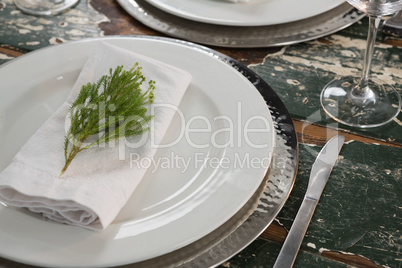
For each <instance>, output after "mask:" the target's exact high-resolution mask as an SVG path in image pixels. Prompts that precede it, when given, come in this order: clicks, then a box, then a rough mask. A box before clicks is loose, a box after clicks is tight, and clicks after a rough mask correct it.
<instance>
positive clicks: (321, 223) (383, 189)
mask: <svg viewBox="0 0 402 268" xmlns="http://www.w3.org/2000/svg"><path fill="white" fill-rule="evenodd" d="M320 149H321V148H320V147H315V146H311V145H307V144H301V145H300V155H301V157H300V166H299V171H298V176H297V180H296V183H295V186H294V189H293V191H292V193H291V194H290V196H289V199H288V201H287V202H286V204H285V206H284V208H283V210H282V211H281V212H280V213H279V215H278V217H277V221H278V222H279V223H280V224H282V225H283V226H284V227H285V228H286V229H287V230H289V229H290V227H291V225H292V222H293V219H294V218H295V216H296V213H297V211H298V209H299V207H300V205H301V202H302V199H303V197H304V194H305V191H306V189H307V185H308V179H309V174H310V169H311V165H312V164H313V162H314V160H315V158H316V155H317V154H318V152H319V151H320ZM401 163H402V154H401V149H399V148H396V147H388V146H381V145H369V144H364V143H360V142H356V141H354V142H350V143H349V144H345V145H344V147H343V149H342V151H341V155H340V158H339V160H338V162H337V164H336V166H335V167H334V169H333V171H332V173H331V176H330V178H329V181H328V183H327V186H326V187H325V189H324V192H323V195H322V197H321V199H320V201H319V203H318V206H317V209H316V211H315V213H314V215H313V218H312V221H311V223H310V225H309V228H308V230H307V233H306V236H305V238H304V240H303V244H302V246H301V251H300V253H299V254H298V256H297V259H296V262H295V267H309V268H310V267H346V265H345V264H343V263H340V262H337V261H333V260H330V259H328V258H325V257H323V256H322V255H321V252H324V251H334V252H339V253H343V254H354V255H359V256H362V257H364V258H366V259H369V260H371V261H372V262H374V263H375V264H378V265H381V266H384V267H401V265H402V258H401V257H402V254H401V249H402V236H401V233H400V228H401V218H402V207H401V206H400V201H401V197H402V184H401V179H402V166H401ZM280 247H281V245H280V244H279V243H277V242H273V241H263V240H262V239H258V240H256V241H255V242H254V243H252V244H251V245H249V246H248V247H247V248H246V249H245V250H243V251H242V252H240V253H239V254H238V255H236V256H235V257H233V258H232V259H231V260H229V261H228V262H227V263H225V264H223V265H222V266H221V267H271V266H272V264H273V263H274V262H275V259H276V257H277V255H278V253H279V250H280Z"/></svg>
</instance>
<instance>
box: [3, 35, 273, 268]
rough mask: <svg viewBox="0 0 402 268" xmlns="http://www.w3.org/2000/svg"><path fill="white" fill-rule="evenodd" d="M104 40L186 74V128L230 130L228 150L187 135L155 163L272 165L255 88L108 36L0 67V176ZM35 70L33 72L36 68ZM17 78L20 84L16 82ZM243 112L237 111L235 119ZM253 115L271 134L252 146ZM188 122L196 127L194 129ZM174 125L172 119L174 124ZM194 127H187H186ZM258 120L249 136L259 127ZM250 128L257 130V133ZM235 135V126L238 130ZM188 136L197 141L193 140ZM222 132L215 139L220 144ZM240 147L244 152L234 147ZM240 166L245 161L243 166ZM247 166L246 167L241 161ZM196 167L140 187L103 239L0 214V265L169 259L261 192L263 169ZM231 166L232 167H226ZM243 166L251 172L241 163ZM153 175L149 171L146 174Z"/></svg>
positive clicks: (186, 59) (198, 56)
mask: <svg viewBox="0 0 402 268" xmlns="http://www.w3.org/2000/svg"><path fill="white" fill-rule="evenodd" d="M101 41H106V42H109V43H112V44H115V45H118V46H121V47H123V48H125V49H129V50H132V51H135V52H137V53H141V54H144V55H146V56H150V57H153V58H155V59H158V60H161V61H164V62H167V63H169V64H172V65H175V66H177V67H180V68H183V69H185V70H188V71H189V72H190V73H191V74H192V75H193V80H192V83H191V85H190V86H189V88H188V91H187V92H186V94H185V97H184V99H183V101H182V103H181V104H180V109H181V111H182V112H183V114H184V116H185V117H186V120H187V121H186V122H187V123H189V122H192V123H191V125H189V124H187V125H188V126H189V127H190V128H191V129H196V128H202V129H205V127H206V126H205V121H203V120H198V117H197V116H204V117H206V118H208V119H209V120H210V121H209V122H211V129H212V132H213V131H214V130H220V129H223V128H225V127H228V124H227V123H226V122H227V121H226V120H220V119H217V120H214V118H215V119H216V117H217V116H222V115H223V116H227V117H229V118H232V119H233V121H234V126H233V127H234V129H235V137H233V138H234V142H235V146H233V147H232V146H222V148H219V147H220V146H218V147H214V146H207V147H206V148H199V149H195V148H194V146H193V145H192V144H191V142H195V143H197V144H198V145H201V144H208V142H209V141H210V140H211V138H212V136H213V135H211V133H208V132H206V133H201V134H189V138H188V139H186V138H182V139H180V142H179V143H178V144H176V145H175V146H174V147H172V148H166V149H159V150H158V152H157V155H156V156H155V159H158V157H160V159H162V158H163V157H166V158H169V157H175V156H179V157H182V158H185V159H193V160H194V159H195V158H196V154H198V155H200V156H201V158H202V157H206V156H208V157H211V158H214V159H216V160H217V161H222V159H226V158H227V159H229V161H234V159H235V158H236V157H240V159H244V157H246V156H248V157H249V159H265V161H267V162H265V165H268V164H269V161H270V159H271V158H270V157H271V156H272V151H273V145H274V137H275V135H274V131H273V123H272V120H271V116H270V112H269V110H268V108H267V106H266V104H265V102H264V100H263V98H262V97H261V95H260V94H259V93H258V91H257V90H255V87H254V86H253V85H252V84H251V83H250V82H249V81H248V80H247V79H246V78H244V76H242V75H241V74H240V73H238V72H237V71H236V70H235V69H233V68H232V67H230V66H229V65H227V64H225V63H223V62H222V61H221V60H219V59H216V58H214V57H213V55H210V54H208V52H206V51H203V50H199V49H197V48H196V47H191V46H187V45H186V43H185V42H183V43H180V42H170V41H168V40H166V39H162V40H161V39H155V38H127V37H111V38H98V39H89V40H84V41H79V42H71V43H66V44H62V45H57V46H52V47H49V48H45V49H41V50H38V51H36V52H33V53H29V54H28V55H26V56H22V57H20V58H18V59H16V60H14V61H11V62H10V63H8V64H5V65H3V66H2V67H1V68H0V76H1V77H3V82H2V83H1V85H0V107H1V108H0V141H1V142H0V152H1V156H0V170H2V169H3V168H4V167H5V166H6V165H7V164H8V163H9V161H10V160H11V158H12V157H13V155H14V154H15V153H16V152H17V151H18V150H19V148H20V146H21V145H22V144H23V143H24V142H25V141H26V140H27V139H28V138H29V137H30V136H31V135H32V133H34V132H35V130H36V129H37V128H38V127H39V126H40V125H41V123H43V122H44V121H45V120H46V118H48V117H49V116H50V114H51V113H53V112H54V111H55V109H56V108H57V107H58V106H59V105H60V104H61V102H63V100H64V99H65V97H66V96H67V94H68V92H69V90H70V89H71V87H72V85H73V83H74V81H75V79H76V77H77V76H78V74H79V72H80V70H81V68H82V66H83V64H84V62H85V60H86V58H87V57H88V55H89V53H90V51H91V50H92V49H93V48H94V46H95V45H96V44H97V43H98V42H101ZM38 63H40V64H38ZM16 73H18V79H15V74H16ZM239 105H241V112H240V111H239ZM255 115H259V116H263V117H264V118H266V119H267V120H268V123H269V129H268V131H265V132H261V133H252V135H251V136H249V137H251V141H252V142H253V143H255V144H268V145H269V146H268V147H267V148H262V149H256V148H252V146H249V144H248V143H247V141H246V140H245V139H244V137H242V135H239V136H238V135H237V134H236V133H239V132H238V131H241V130H242V129H243V127H244V125H245V124H247V120H248V119H250V118H252V117H253V116H255ZM194 118H195V120H194ZM176 119H177V118H176ZM189 120H193V121H189ZM258 122H259V120H254V121H252V122H251V125H250V128H261V124H258ZM254 123H255V124H254ZM179 126H180V120H176V121H174V122H173V123H172V125H171V127H170V129H169V130H168V133H167V137H166V140H165V141H166V142H167V143H168V142H172V141H174V140H175V139H176V138H177V135H179V134H180V131H179V130H180V128H179ZM238 126H240V127H238ZM191 135H195V136H191ZM229 136H230V135H229V134H228V133H227V132H221V133H219V134H218V135H216V136H215V137H214V139H215V138H216V139H215V140H216V141H217V142H218V143H219V144H224V143H226V141H227V139H228V138H229ZM239 143H241V145H240V146H237V145H239ZM242 157H243V158H242ZM242 163H244V162H242ZM210 164H211V165H205V166H202V165H201V164H200V163H198V166H197V165H196V164H195V163H193V165H191V166H190V167H189V168H188V169H187V170H183V167H176V168H175V167H170V168H169V167H165V168H162V169H158V170H156V171H155V172H152V170H151V169H150V172H149V173H148V174H147V175H146V177H145V178H144V179H143V181H142V183H141V184H140V186H139V188H138V189H137V190H136V191H135V193H134V195H133V196H132V198H131V199H130V200H129V202H128V204H127V205H126V206H125V207H124V208H123V210H122V211H121V213H120V214H119V215H118V217H117V219H116V220H115V222H114V223H113V224H112V225H111V226H110V227H108V228H107V229H106V230H105V231H104V232H99V233H96V232H92V231H88V230H84V229H82V228H79V227H72V226H66V225H61V224H57V223H53V222H49V221H45V220H44V219H43V218H42V217H40V216H38V215H34V214H30V213H28V212H26V211H25V210H17V209H12V208H9V207H4V206H0V241H1V243H0V256H2V257H5V258H9V259H13V260H16V261H18V262H24V263H30V264H33V265H39V266H50V267H54V266H60V265H62V266H70V267H83V266H91V267H94V266H112V265H120V264H127V263H132V262H138V261H141V260H146V259H150V258H153V257H156V256H160V255H162V254H165V253H168V252H171V251H173V250H176V249H178V248H181V247H183V246H185V245H188V244H189V243H191V242H194V241H196V240H197V239H199V238H202V237H203V236H205V235H206V234H208V233H209V232H211V231H213V230H214V229H216V228H217V227H219V226H220V225H221V224H223V223H224V222H225V221H227V220H228V219H229V218H230V217H231V216H233V215H234V214H235V213H236V212H237V211H238V210H239V209H240V208H241V207H242V206H243V205H244V204H245V203H246V202H247V201H248V199H249V198H250V197H251V195H252V194H253V193H254V192H255V190H256V189H257V188H258V186H259V185H260V183H261V181H262V179H263V177H264V175H265V173H266V171H267V168H266V167H265V166H260V167H255V166H253V165H247V163H246V164H245V165H244V166H240V163H239V164H238V166H236V167H233V166H229V168H224V167H219V168H214V167H213V166H212V163H210ZM232 164H234V162H232ZM248 164H250V163H248ZM151 168H152V166H151Z"/></svg>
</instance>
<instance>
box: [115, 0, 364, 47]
mask: <svg viewBox="0 0 402 268" xmlns="http://www.w3.org/2000/svg"><path fill="white" fill-rule="evenodd" d="M117 2H118V3H119V4H120V5H121V6H122V7H123V8H124V9H125V10H126V11H127V12H128V13H129V14H130V15H131V16H132V17H134V18H135V19H137V20H138V21H140V22H141V23H143V24H144V25H146V26H148V27H150V28H152V29H154V30H156V31H159V32H161V33H164V34H166V35H169V36H172V37H175V38H180V39H184V40H188V41H192V42H196V43H200V44H204V45H211V46H219V47H273V46H283V45H290V44H295V43H300V42H304V41H308V40H313V39H316V38H319V37H323V36H326V35H329V34H331V33H334V32H336V31H339V30H341V29H344V28H346V27H348V26H350V25H351V24H353V23H355V22H357V21H359V20H360V19H362V18H363V17H364V16H365V15H364V14H363V13H361V12H359V11H357V10H356V9H354V8H353V7H352V6H351V5H349V4H348V3H344V4H341V5H340V6H338V7H336V8H334V9H332V10H330V11H328V12H325V13H322V14H320V15H317V16H314V17H311V18H307V19H304V20H299V21H296V22H289V23H283V24H277V25H268V26H255V27H254V26H253V27H234V26H225V25H215V24H208V23H202V22H196V21H192V20H188V19H184V18H180V17H177V16H174V15H171V14H169V13H166V12H164V11H162V10H160V9H158V8H156V7H154V6H152V5H150V4H148V3H147V2H146V1H145V0H117Z"/></svg>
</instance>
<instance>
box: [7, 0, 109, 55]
mask: <svg viewBox="0 0 402 268" xmlns="http://www.w3.org/2000/svg"><path fill="white" fill-rule="evenodd" d="M0 7H1V8H0V45H1V44H7V45H11V46H13V47H16V48H20V49H22V50H26V51H31V50H35V49H38V48H42V47H45V46H49V45H53V44H58V43H60V42H67V41H71V40H79V39H83V38H87V37H97V36H102V35H103V32H102V31H101V30H100V28H99V23H101V22H104V21H107V20H108V19H107V17H106V16H104V15H103V14H101V13H99V12H97V11H96V10H94V9H93V8H92V7H91V6H90V5H89V3H88V0H81V1H80V2H79V3H78V4H77V5H76V6H75V7H74V8H73V9H70V10H69V11H67V12H65V13H63V14H59V15H57V16H50V17H41V16H31V15H27V14H24V13H22V12H21V11H19V10H17V9H16V7H15V6H14V5H13V0H0ZM0 60H2V61H4V59H2V58H1V57H0Z"/></svg>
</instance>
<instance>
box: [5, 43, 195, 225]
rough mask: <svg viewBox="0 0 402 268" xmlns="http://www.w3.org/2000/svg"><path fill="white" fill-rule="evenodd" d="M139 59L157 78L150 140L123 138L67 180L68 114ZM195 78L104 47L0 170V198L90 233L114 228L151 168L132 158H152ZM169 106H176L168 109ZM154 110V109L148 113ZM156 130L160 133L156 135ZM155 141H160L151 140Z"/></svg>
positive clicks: (73, 169) (84, 158) (86, 154)
mask: <svg viewBox="0 0 402 268" xmlns="http://www.w3.org/2000/svg"><path fill="white" fill-rule="evenodd" d="M136 62H138V63H139V66H141V67H142V73H143V74H144V76H145V78H146V79H147V81H145V82H144V89H145V87H147V83H148V81H149V80H154V81H156V85H155V86H156V89H155V91H154V93H155V98H154V104H167V105H159V107H158V109H154V118H153V119H152V121H151V124H150V127H151V130H150V131H149V132H147V133H146V134H144V135H145V136H142V137H141V139H142V140H145V142H143V143H138V142H136V139H133V140H130V139H125V138H122V139H120V140H118V141H116V142H114V143H112V144H109V145H106V146H99V147H97V148H90V149H87V150H84V151H82V152H81V153H79V154H78V155H77V156H76V158H75V159H74V160H73V162H72V164H71V165H70V167H69V168H68V169H67V171H66V173H65V174H64V175H63V177H62V178H58V176H59V174H60V171H61V169H62V168H63V166H64V162H65V159H64V146H63V143H64V135H65V124H66V116H67V114H68V110H69V108H70V106H71V104H72V102H73V101H74V100H75V99H76V97H77V95H78V93H79V91H80V89H81V87H82V86H83V85H84V84H87V83H88V82H96V81H97V80H98V79H99V78H100V77H101V76H102V75H105V74H108V73H109V69H110V68H113V69H114V68H116V67H117V66H119V65H123V66H124V69H131V67H133V66H134V64H135V63H136ZM190 81H191V75H190V74H189V73H188V72H186V71H184V70H181V69H179V68H176V67H174V66H170V65H168V64H165V63H163V62H160V61H157V60H155V59H151V58H149V57H145V56H143V55H138V54H136V53H133V52H131V51H128V50H125V49H122V48H119V47H116V46H113V45H111V44H108V43H101V44H99V46H98V47H97V48H96V49H95V50H94V51H93V52H92V54H91V55H90V56H89V58H88V60H87V62H86V63H85V65H84V67H83V69H82V70H81V73H80V75H79V77H78V79H77V81H76V83H75V84H74V87H73V89H72V91H71V93H70V95H69V96H68V98H67V100H66V101H65V102H64V103H63V104H62V105H61V106H60V108H59V109H58V110H57V111H56V112H55V113H54V114H53V115H52V116H51V117H50V118H49V119H48V120H47V121H46V122H45V123H44V124H43V125H42V126H41V127H40V128H39V129H38V130H37V132H36V133H35V134H34V135H33V136H32V137H31V138H30V139H29V140H28V141H27V143H26V144H25V145H24V146H23V147H22V148H21V150H20V151H19V152H18V153H17V155H16V156H15V157H14V158H13V160H12V161H11V163H10V164H9V166H8V167H6V168H5V169H4V170H3V171H2V172H1V173H0V201H2V202H4V203H5V204H7V205H9V206H15V207H23V208H27V209H29V210H30V211H32V212H35V213H40V214H42V215H43V216H44V217H46V218H48V219H51V220H53V221H57V222H60V223H65V224H69V225H76V226H81V227H84V228H87V229H91V230H103V229H105V228H106V227H107V226H109V225H110V223H112V221H113V220H114V219H115V218H116V216H117V214H118V213H119V211H120V210H121V208H122V207H123V206H124V205H125V204H126V203H127V201H128V199H129V198H130V197H131V195H132V194H133V192H134V190H135V188H136V187H137V185H138V184H139V182H140V181H141V179H142V178H143V176H144V174H145V172H146V167H140V166H138V165H130V154H131V153H135V154H138V155H140V157H143V158H152V157H153V156H154V154H155V152H156V147H157V146H153V145H157V144H159V143H160V142H161V141H162V139H163V136H164V135H165V133H166V131H167V129H168V127H169V124H170V122H171V120H172V118H173V116H174V114H175V111H174V110H173V109H171V107H172V106H173V107H178V105H179V103H180V101H181V99H182V97H183V95H184V93H185V91H186V89H187V87H188V85H189V84H190ZM168 107H169V108H168ZM149 110H150V109H149ZM151 132H153V136H152V135H151ZM151 137H153V140H152V142H151ZM102 147H103V148H102Z"/></svg>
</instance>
